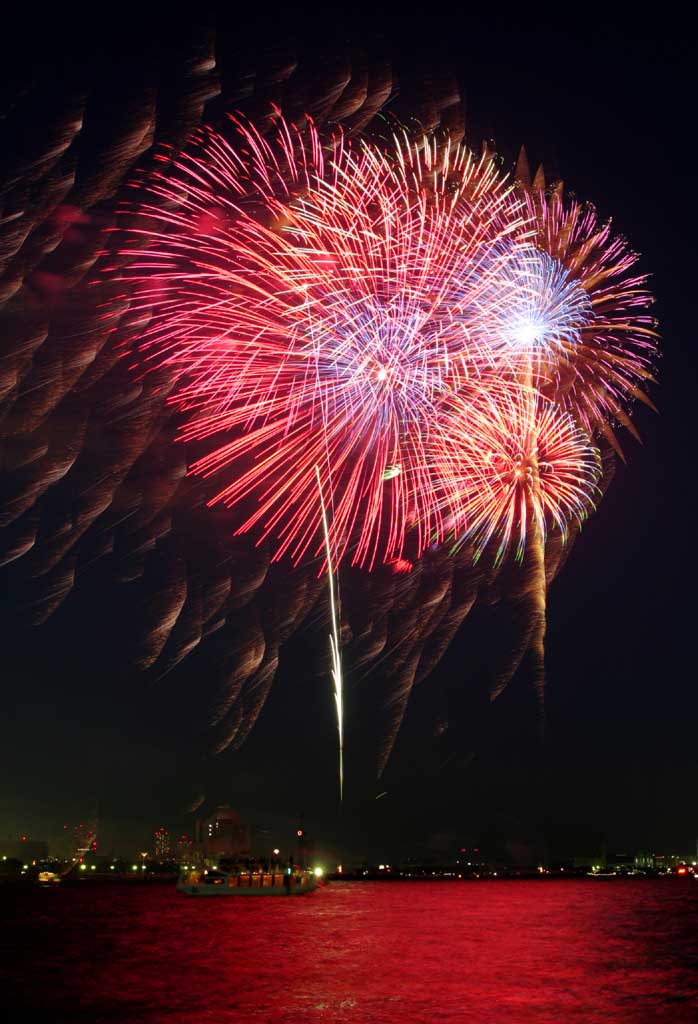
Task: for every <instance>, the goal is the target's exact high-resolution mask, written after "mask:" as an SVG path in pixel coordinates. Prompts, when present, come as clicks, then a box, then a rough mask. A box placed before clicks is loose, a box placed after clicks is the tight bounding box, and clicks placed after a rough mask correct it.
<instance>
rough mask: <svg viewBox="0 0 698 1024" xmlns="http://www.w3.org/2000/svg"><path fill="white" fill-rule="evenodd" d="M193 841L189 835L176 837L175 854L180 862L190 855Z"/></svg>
mask: <svg viewBox="0 0 698 1024" xmlns="http://www.w3.org/2000/svg"><path fill="white" fill-rule="evenodd" d="M193 843H194V840H193V839H192V837H191V836H187V835H181V836H180V837H179V838H178V839H177V842H176V846H175V854H176V857H177V860H178V861H179V862H180V863H182V862H183V861H185V860H188V859H189V857H191V852H192V846H193Z"/></svg>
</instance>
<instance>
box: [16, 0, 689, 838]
mask: <svg viewBox="0 0 698 1024" xmlns="http://www.w3.org/2000/svg"><path fill="white" fill-rule="evenodd" d="M293 13H294V16H293V18H292V17H291V16H290V15H289V14H288V12H287V15H286V21H287V22H291V21H293V22H294V24H295V30H296V33H297V35H298V36H302V35H303V32H304V31H306V32H307V36H308V39H309V40H310V41H311V45H312V46H313V47H317V46H319V45H321V44H322V40H323V38H324V34H325V33H327V35H328V37H333V38H334V37H337V38H342V37H345V36H346V37H351V38H352V39H353V40H354V41H356V40H360V41H363V42H365V43H366V44H367V45H368V46H369V48H370V47H380V46H383V47H384V48H385V49H387V50H388V51H392V52H393V54H394V55H395V57H396V60H397V61H398V62H403V63H404V64H405V65H409V64H410V63H412V62H414V61H421V60H425V59H429V60H433V61H436V62H437V63H438V62H443V63H444V64H448V65H450V66H452V67H453V68H454V70H455V71H456V73H457V75H458V78H459V81H460V83H461V86H462V89H463V93H464V95H465V97H466V108H467V111H468V118H467V122H468V129H467V133H468V138H469V140H470V141H472V142H473V143H477V142H479V140H480V139H481V138H485V137H486V138H492V139H494V140H496V142H497V144H498V147H499V150H500V151H501V152H503V153H504V154H505V155H507V156H508V158H512V159H513V157H514V156H515V154H516V151H517V149H518V147H519V145H520V144H521V143H524V144H525V145H526V147H527V149H528V151H529V157H530V160H531V163H532V164H533V165H535V164H536V163H537V162H538V161H539V160H542V161H544V164H545V166H546V168H548V169H549V172H550V174H551V176H552V177H562V178H563V179H564V180H565V183H566V187H567V189H568V190H569V191H572V192H574V193H575V194H576V195H578V196H579V197H581V198H583V199H591V200H593V201H594V202H595V203H596V205H597V207H598V209H599V212H600V213H601V214H602V215H613V218H614V224H615V227H616V228H617V230H618V231H619V232H620V233H622V234H624V235H627V236H628V237H629V238H630V240H631V242H632V245H633V247H635V248H637V249H638V250H639V251H640V252H641V253H642V254H643V262H642V267H643V269H646V270H648V271H649V272H651V274H652V288H653V290H654V293H655V294H656V297H657V306H656V313H657V316H658V317H659V319H660V322H661V331H662V337H663V342H662V348H663V357H662V360H661V364H660V381H659V384H658V385H657V386H655V387H654V388H653V389H652V397H653V399H654V401H655V403H656V404H657V406H658V409H659V415H655V414H653V413H651V412H649V411H648V410H645V409H641V410H639V411H638V414H637V421H636V422H637V424H638V427H639V429H640V432H641V435H642V437H643V444H642V445H641V446H640V445H637V444H636V443H634V442H633V441H632V440H631V439H626V443H625V447H626V450H627V453H628V463H627V466H620V467H619V468H618V470H617V473H616V477H615V479H614V481H613V484H612V486H611V488H610V491H609V493H608V495H607V496H606V498H605V499H604V501H603V503H602V505H601V507H600V509H599V511H598V512H597V513H596V514H595V515H594V516H593V517H591V519H590V520H589V521H588V523H587V524H586V525H585V527H584V530H583V533H582V535H581V537H580V538H579V539H578V541H577V542H576V544H575V547H574V550H573V552H572V555H571V557H570V559H569V562H568V564H567V566H566V568H565V570H564V572H563V573H562V574H561V576H560V577H559V578H558V579H557V580H556V581H555V583H554V585H553V587H552V589H551V592H550V596H549V622H548V636H547V679H548V690H547V700H548V706H547V732H546V741H545V744H544V745H543V747H540V746H539V745H538V744H537V742H536V739H535V735H534V734H533V732H532V731H531V730H530V728H527V727H525V726H522V722H523V721H526V720H528V719H527V716H528V717H529V718H530V715H528V711H526V710H525V709H526V708H527V706H528V705H527V702H528V701H529V699H530V695H529V694H527V686H526V681H525V679H521V678H517V679H515V680H514V682H513V683H512V685H511V686H510V688H509V690H508V691H507V692H506V693H505V695H504V696H503V697H502V698H501V699H500V700H499V701H498V702H496V704H495V705H493V706H492V708H491V709H490V710H489V711H484V710H483V709H482V708H479V709H477V714H476V718H477V722H478V723H479V724H478V730H477V732H478V735H477V737H474V736H473V735H469V734H468V730H467V729H466V730H465V731H464V733H463V738H462V745H461V747H460V748H458V747H457V743H456V741H455V740H454V742H453V743H452V744H451V745H449V744H446V746H445V748H444V747H439V748H438V749H437V747H435V748H434V749H431V748H429V749H425V748H424V746H423V745H422V746H420V745H419V743H415V744H414V745H411V743H410V736H411V735H412V732H411V730H413V729H414V730H416V722H417V719H418V718H419V716H420V714H421V713H422V710H424V711H425V712H426V711H427V710H430V709H431V705H430V696H429V691H431V692H432V693H433V694H434V701H435V700H436V695H437V694H443V693H446V694H448V693H453V692H454V690H455V689H457V687H458V685H459V681H460V679H461V678H462V677H463V665H464V664H467V661H468V644H467V635H464V636H463V637H459V638H457V640H456V641H455V642H454V644H453V646H452V649H451V651H450V652H449V654H448V655H447V657H446V658H445V659H444V662H443V663H442V665H441V667H440V668H439V669H438V670H437V672H436V673H435V676H434V678H433V679H432V680H430V681H429V682H427V683H426V684H425V686H424V688H423V691H424V692H423V693H422V692H421V691H420V693H419V694H418V695H417V699H416V700H415V702H414V705H413V708H412V711H411V713H410V714H408V721H407V722H406V729H405V735H404V737H403V738H402V739H401V741H400V743H399V744H398V747H397V750H396V752H395V757H394V758H393V762H392V763H391V765H390V766H389V769H388V771H387V773H386V776H385V779H384V780H383V782H382V783H381V784H380V785H378V787H377V789H376V791H375V793H371V794H369V795H368V796H367V795H366V792H362V795H361V797H360V798H358V797H357V798H356V799H355V800H353V801H352V798H351V779H349V780H348V789H349V791H350V795H349V799H348V803H347V808H346V809H345V811H344V812H343V818H342V815H340V813H339V812H338V810H337V807H336V799H335V795H334V776H333V767H334V746H333V744H334V732H333V729H334V726H333V719H332V708H331V698H330V691H329V681H328V680H326V679H323V678H321V677H318V676H315V675H313V674H312V673H311V674H310V675H309V676H308V674H307V673H306V672H305V665H306V662H307V659H308V657H309V656H310V655H309V651H310V649H311V648H314V647H316V645H317V642H318V637H317V636H316V635H314V634H312V632H307V631H306V632H305V633H304V634H303V635H302V636H301V637H299V638H298V639H297V640H296V641H294V643H293V644H292V645H291V647H290V649H289V651H288V652H287V654H286V656H285V658H284V659H283V660H282V667H281V670H280V674H279V679H278V681H277V685H276V687H275V689H274V691H273V694H272V698H271V700H270V701H269V704H268V706H267V708H266V709H265V711H264V712H263V714H262V716H261V718H260V721H259V722H258V725H257V727H256V730H255V732H254V733H253V735H252V737H251V739H250V740H249V742H248V744H247V745H246V747H245V748H244V749H243V750H242V751H241V752H240V753H239V754H226V755H224V756H223V757H221V758H220V759H218V760H217V761H216V763H215V765H214V766H213V767H212V766H211V764H210V763H207V764H206V765H205V766H202V764H201V763H199V762H197V760H196V758H195V757H193V756H192V754H191V751H188V750H187V749H185V748H184V747H183V746H181V745H180V746H178V741H177V740H176V738H173V736H172V735H171V734H170V733H168V722H169V720H170V716H169V714H168V713H167V709H166V705H167V700H168V698H167V692H166V690H165V691H163V693H162V701H163V715H162V720H161V722H160V724H158V719H157V716H153V714H152V712H151V711H148V712H146V711H145V710H144V707H145V704H146V701H145V700H144V701H143V702H141V700H140V694H139V686H140V683H139V681H138V680H128V681H123V683H122V684H121V685H120V686H119V687H117V688H116V692H115V687H114V685H113V683H111V682H110V683H109V685H105V684H104V678H103V676H104V675H108V673H103V669H102V666H101V665H100V661H99V657H95V658H94V659H93V669H92V670H91V671H89V672H86V671H85V670H84V668H82V669H80V670H79V671H78V670H77V669H74V667H72V666H71V654H70V651H68V650H63V648H61V638H60V636H59V633H60V622H58V624H54V625H52V626H49V627H46V628H45V629H44V630H42V631H39V632H37V633H36V634H35V640H34V641H33V642H30V641H29V640H28V639H27V637H26V636H22V637H21V638H20V639H19V640H17V638H14V637H7V639H6V642H5V649H6V651H7V652H8V665H9V670H8V672H7V674H6V682H5V687H6V695H5V700H4V701H3V719H4V722H3V725H2V733H3V735H2V742H1V743H0V748H1V752H0V830H2V831H4V832H5V833H10V832H17V831H19V830H24V831H30V832H32V833H40V834H51V833H52V832H53V831H54V829H55V827H56V825H57V824H58V823H59V822H60V821H61V819H65V820H73V819H74V818H75V817H82V816H86V815H88V814H89V813H91V811H92V809H93V808H97V810H98V811H99V813H100V816H101V818H102V819H103V821H104V823H105V829H106V833H107V834H108V835H109V836H111V837H113V841H114V842H115V843H116V845H117V847H118V846H121V845H126V847H128V844H129V843H131V842H132V841H134V842H135V840H136V837H137V836H138V835H139V834H141V833H142V832H143V831H145V830H147V829H150V828H151V826H153V827H154V826H156V825H158V824H160V823H161V822H162V821H164V822H165V823H166V824H169V825H170V826H171V827H172V828H174V827H175V826H181V827H183V828H188V827H190V825H191V816H187V815H186V814H185V813H184V812H183V808H184V806H185V805H186V803H187V801H188V800H192V799H193V798H194V797H195V796H196V795H197V794H198V793H199V792H201V793H204V792H205V794H206V796H207V798H208V800H209V801H211V800H216V799H220V800H228V801H230V802H231V803H233V804H234V805H235V806H237V807H239V809H240V810H242V811H243V813H245V814H246V815H248V817H249V818H250V820H251V822H252V824H253V826H254V828H255V829H256V830H257V831H258V834H259V835H267V834H275V835H276V834H286V832H290V830H291V829H292V828H293V827H294V822H295V819H296V816H297V815H298V814H299V813H303V814H304V815H305V818H306V821H307V822H309V823H310V825H309V827H310V829H311V830H312V832H313V833H314V834H315V835H316V836H317V841H318V844H319V845H320V846H322V845H323V844H324V845H325V846H329V847H332V846H334V848H335V849H337V850H338V851H342V850H345V851H348V852H349V853H351V854H354V855H356V856H359V855H362V854H364V853H366V854H373V853H375V854H376V855H377V856H378V855H380V854H379V851H381V850H385V851H386V853H388V852H390V853H391V856H392V855H395V854H400V853H401V852H405V851H407V850H423V849H428V848H430V847H431V848H432V849H434V850H436V849H439V848H446V847H451V848H452V847H453V846H454V844H456V843H459V842H460V841H461V840H463V839H469V840H470V841H473V842H475V841H477V842H479V843H480V844H481V845H484V846H487V844H489V845H490V848H491V849H492V850H493V851H495V850H496V851H501V850H502V849H505V848H507V844H508V848H509V849H510V850H518V849H524V848H526V849H532V848H533V847H535V846H536V844H538V845H540V844H541V843H543V842H545V843H547V844H548V848H549V849H550V850H551V851H552V852H553V853H557V854H559V855H560V856H563V855H568V854H572V853H575V852H580V853H585V852H588V851H589V852H593V851H594V849H598V848H599V847H600V845H601V843H602V842H603V841H604V839H605V840H606V841H607V843H608V846H609V849H610V848H611V847H613V848H618V849H620V848H625V847H627V846H629V847H631V848H635V849H640V848H655V849H658V848H664V849H669V848H672V849H674V848H677V849H680V850H686V851H688V850H690V849H692V847H693V845H694V843H695V838H696V836H698V818H697V817H696V810H695V793H696V787H697V786H698V766H697V762H696V743H695V738H694V733H695V722H696V720H697V713H698V697H697V696H696V685H695V676H696V673H695V668H694V650H693V649H694V645H695V638H694V634H695V625H694V601H693V581H694V580H695V578H696V565H695V539H694V528H695V520H696V479H695V460H694V439H693V434H694V432H695V431H694V428H693V420H692V416H693V415H694V414H695V405H696V401H695V387H696V346H695V342H694V338H693V334H694V319H695V316H694V304H695V293H696V284H695V275H696V265H695V256H694V251H695V237H696V233H695V232H696V225H695V222H694V209H695V202H694V196H693V188H692V184H693V183H692V182H689V175H690V176H691V177H694V163H693V152H692V151H693V136H692V132H693V121H694V117H693V112H694V104H695V96H694V90H693V88H692V87H693V71H692V69H691V68H690V67H689V39H688V33H685V32H682V31H681V30H680V27H679V26H678V25H677V24H676V23H675V22H674V20H673V19H672V18H669V17H666V19H665V20H664V22H662V21H661V20H658V19H661V17H662V14H661V9H660V8H655V9H654V11H653V17H652V19H649V18H648V19H647V20H642V18H643V16H642V15H640V14H639V8H636V12H635V14H634V16H633V17H630V16H628V17H627V18H622V19H621V18H620V17H619V18H618V19H617V20H614V19H610V20H608V19H607V20H604V19H602V17H601V15H600V13H599V12H597V13H596V14H593V15H592V14H591V9H588V10H585V11H581V12H580V15H579V17H578V18H575V20H574V23H573V24H567V25H565V24H563V23H562V22H560V21H559V20H558V16H557V15H556V27H554V28H553V27H552V26H550V25H547V24H545V23H543V22H541V21H536V20H535V19H534V18H533V17H526V18H524V17H523V16H519V17H517V18H516V19H514V20H513V21H511V20H509V19H507V18H504V17H502V18H501V19H492V20H491V21H489V22H487V23H485V22H483V21H482V20H477V19H475V18H473V17H472V16H470V15H465V14H460V15H454V16H452V17H449V16H446V15H445V14H439V15H432V14H431V13H428V12H427V11H426V10H424V12H423V13H422V14H420V15H419V16H414V17H409V18H407V17H406V16H405V15H404V14H400V13H397V12H395V11H390V12H388V11H383V13H381V14H379V15H375V16H374V17H373V19H372V20H367V19H366V18H365V17H364V18H363V19H362V20H360V18H359V15H358V14H356V15H355V16H354V17H353V19H352V21H351V23H349V24H345V25H341V24H339V25H338V24H337V23H336V22H335V23H334V24H333V25H331V26H330V25H327V24H326V23H325V22H323V20H322V19H320V20H317V19H313V20H312V21H309V20H308V18H307V16H304V15H301V14H300V13H298V15H297V16H296V15H295V12H293ZM585 18H588V19H590V20H588V21H586V20H585ZM347 22H349V19H348V18H347ZM231 23H232V24H233V26H234V27H236V28H237V29H239V31H240V32H241V33H243V32H246V33H249V34H250V35H251V36H253V37H255V38H257V39H258V38H259V34H260V33H262V32H264V31H267V32H268V31H269V29H268V25H267V27H266V28H265V27H263V25H262V24H255V23H254V22H252V21H251V20H250V19H249V18H247V19H245V20H241V21H240V22H239V23H236V22H235V18H234V17H232V16H230V15H228V16H227V21H226V30H227V31H230V30H231ZM306 24H308V25H309V26H310V27H309V28H307V29H304V27H303V26H304V25H306ZM50 27H51V26H49V28H50ZM54 27H55V33H54V34H53V36H52V38H51V43H50V46H49V44H48V42H47V40H48V38H49V32H48V28H46V27H45V29H46V38H44V39H43V45H46V46H47V47H48V48H49V49H50V51H51V53H52V59H53V60H54V61H55V62H56V65H57V67H60V66H61V61H62V60H63V57H62V56H61V53H62V52H63V51H62V47H63V46H64V45H65V46H68V39H70V46H72V47H73V48H74V47H76V46H80V47H81V46H82V45H83V44H85V45H87V41H88V40H89V41H90V43H91V45H93V46H94V45H95V41H96V40H99V41H100V42H99V45H101V46H103V47H108V46H109V45H112V46H116V45H117V44H116V43H115V42H113V41H112V43H111V44H108V43H106V42H105V39H106V35H105V33H106V31H107V29H106V27H100V26H97V25H92V26H89V27H85V26H82V28H78V27H74V26H72V27H71V26H70V25H66V24H65V22H62V23H61V25H60V26H54ZM73 28H74V31H73V30H72V29H73ZM20 31H21V32H24V33H26V32H28V31H29V29H28V28H27V27H26V26H25V27H24V28H22V29H21V30H20V29H18V32H20ZM131 31H133V32H134V33H135V34H136V38H137V37H138V28H137V25H136V23H135V22H134V24H133V25H132V26H131V28H130V29H129V33H131ZM140 31H141V32H142V33H143V34H144V36H147V35H148V33H152V32H153V31H154V29H153V26H141V29H140ZM287 31H290V30H289V29H288V28H287V27H286V23H285V22H277V23H275V25H274V32H275V34H276V36H277V38H283V34H284V32H287ZM23 38H26V37H23ZM119 38H121V37H120V36H119ZM76 40H78V41H79V42H78V43H76ZM131 45H137V43H133V42H132V43H131ZM691 56H692V55H691ZM125 67H126V68H127V60H126V61H125ZM58 79H59V80H58V81H57V87H60V73H58ZM483 628H484V627H483ZM466 632H467V631H466ZM88 642H89V641H88ZM57 649H60V650H61V651H62V654H61V657H60V658H59V659H56V656H55V652H56V650H57ZM299 676H302V677H303V678H302V682H301V683H300V684H299ZM191 685H192V689H194V688H195V686H196V680H192V684H191ZM299 685H300V687H301V690H302V695H301V698H300V700H299V697H298V694H299ZM355 685H358V684H355ZM351 694H352V690H351V684H350V689H349V692H348V700H351ZM149 706H150V705H149ZM141 712H142V713H141ZM474 714H475V712H474ZM444 751H446V752H444ZM383 791H386V795H385V796H382V797H381V798H380V799H379V800H378V801H376V800H375V796H376V795H378V794H379V793H381V792H383ZM263 829H269V830H271V831H270V832H269V833H262V832H261V831H260V830H263ZM516 844H519V845H518V846H517V845H516ZM590 848H591V849H590Z"/></svg>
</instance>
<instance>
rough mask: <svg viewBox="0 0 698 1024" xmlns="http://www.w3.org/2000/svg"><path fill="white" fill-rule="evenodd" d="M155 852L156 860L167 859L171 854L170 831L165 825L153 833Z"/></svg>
mask: <svg viewBox="0 0 698 1024" xmlns="http://www.w3.org/2000/svg"><path fill="white" fill-rule="evenodd" d="M153 839H154V840H155V842H154V853H155V859H156V860H166V859H167V858H168V857H169V856H170V833H169V832H168V831H167V829H166V828H165V826H164V825H161V826H160V828H159V829H158V830H157V832H155V833H154V834H153Z"/></svg>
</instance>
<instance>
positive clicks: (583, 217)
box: [526, 190, 657, 456]
mask: <svg viewBox="0 0 698 1024" xmlns="http://www.w3.org/2000/svg"><path fill="white" fill-rule="evenodd" d="M526 205H527V211H528V214H529V216H530V218H531V221H533V222H534V223H535V225H536V236H535V244H536V246H537V247H538V248H539V249H540V250H542V251H543V252H545V253H547V254H548V256H549V257H551V258H552V260H553V261H555V265H556V266H557V267H558V268H559V273H561V274H562V273H564V275H565V279H566V281H567V282H568V283H569V284H570V286H572V287H577V288H578V289H580V290H581V291H582V292H583V294H584V295H586V296H587V299H588V303H589V312H588V316H587V318H586V322H585V323H584V322H579V324H578V328H577V330H576V332H575V334H574V340H573V343H568V342H567V341H565V343H564V344H563V346H562V349H563V351H562V353H561V358H560V359H559V360H558V361H557V365H556V366H555V367H552V368H550V370H551V372H549V373H548V382H547V384H546V385H545V386H544V387H543V390H544V393H545V394H546V395H547V396H549V397H550V398H552V399H553V400H554V401H555V402H556V403H557V404H558V405H560V406H561V407H562V408H565V409H568V410H569V411H570V412H571V413H572V414H573V415H574V417H575V418H576V419H577V420H578V421H579V422H580V423H581V424H582V425H583V427H584V428H585V430H586V431H587V432H588V433H589V434H592V435H593V434H598V433H601V434H603V435H604V437H605V438H606V439H607V440H608V442H609V443H610V444H611V445H612V447H613V448H614V449H615V450H616V451H617V452H618V454H620V455H621V456H622V452H621V450H620V446H619V444H618V441H617V439H616V436H615V433H614V430H613V426H614V424H615V423H620V424H621V425H622V426H624V427H626V428H627V429H628V430H630V431H631V433H632V434H633V435H634V436H635V437H637V432H636V431H635V428H634V427H633V424H632V422H631V421H630V418H629V416H628V413H627V410H628V408H629V406H630V405H631V404H632V402H633V400H639V401H641V402H644V403H646V404H648V405H650V406H651V404H652V403H651V402H650V401H649V399H648V398H647V395H646V393H645V388H646V386H647V384H648V383H649V382H651V381H652V379H653V367H654V364H655V361H656V355H657V333H656V322H655V320H654V318H653V317H652V316H651V314H650V312H649V310H650V307H651V305H652V297H651V295H650V294H649V292H648V290H647V277H646V275H643V274H638V273H637V270H636V265H637V261H638V256H637V254H636V253H634V252H632V250H631V249H630V248H629V247H628V244H627V242H626V241H625V240H624V239H623V238H621V237H617V236H614V235H613V233H612V229H611V222H610V221H606V222H605V223H604V222H602V221H600V220H599V218H598V216H597V214H596V212H595V210H594V209H593V207H591V206H589V205H582V204H580V203H578V202H576V201H572V202H569V203H565V201H564V200H563V197H562V195H561V194H560V191H554V192H552V194H546V193H544V192H542V191H538V190H535V191H532V192H529V193H527V194H526Z"/></svg>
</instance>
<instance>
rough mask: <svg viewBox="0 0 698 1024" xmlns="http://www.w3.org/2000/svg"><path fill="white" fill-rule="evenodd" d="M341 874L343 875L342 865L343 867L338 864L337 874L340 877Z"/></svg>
mask: <svg viewBox="0 0 698 1024" xmlns="http://www.w3.org/2000/svg"><path fill="white" fill-rule="evenodd" d="M341 873H342V865H341V864H338V865H337V874H338V875H341Z"/></svg>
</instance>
